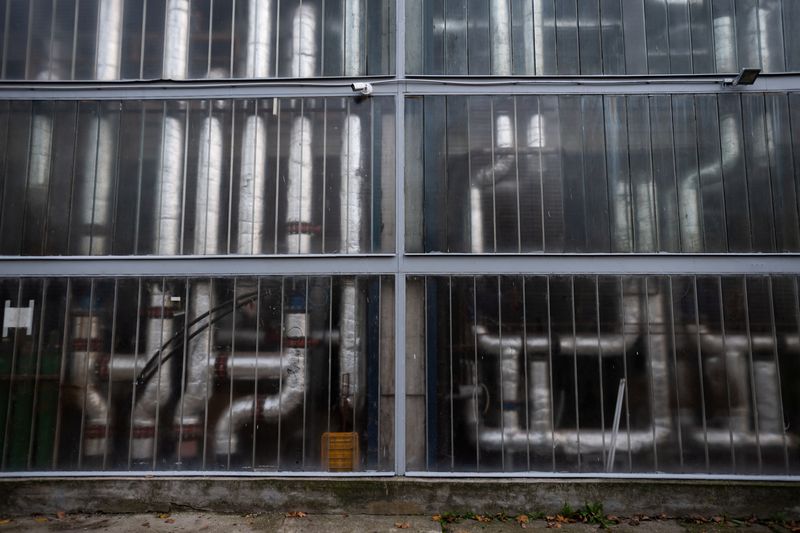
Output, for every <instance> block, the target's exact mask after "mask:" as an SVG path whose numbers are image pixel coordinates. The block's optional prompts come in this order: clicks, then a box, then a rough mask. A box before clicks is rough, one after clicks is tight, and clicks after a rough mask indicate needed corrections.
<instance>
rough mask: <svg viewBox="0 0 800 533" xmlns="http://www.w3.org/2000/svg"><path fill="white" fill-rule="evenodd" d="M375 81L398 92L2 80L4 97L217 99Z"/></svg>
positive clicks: (264, 84)
mask: <svg viewBox="0 0 800 533" xmlns="http://www.w3.org/2000/svg"><path fill="white" fill-rule="evenodd" d="M353 81H364V82H368V83H371V84H372V86H373V94H374V95H394V94H396V93H397V88H396V83H395V82H394V80H391V79H386V78H378V79H373V78H369V77H364V78H358V79H357V80H356V79H354V80H342V79H330V80H323V81H302V80H298V81H259V80H252V81H251V80H235V81H200V82H194V81H186V82H161V81H153V82H148V81H144V82H129V81H125V82H102V83H97V82H87V83H79V82H70V83H64V82H41V83H39V82H37V83H30V82H21V83H14V82H2V83H0V100H167V99H172V100H209V99H210V100H215V99H226V100H227V99H246V98H280V97H287V98H288V97H322V96H360V93H358V92H357V91H354V90H353V88H352V86H351V83H352V82H353Z"/></svg>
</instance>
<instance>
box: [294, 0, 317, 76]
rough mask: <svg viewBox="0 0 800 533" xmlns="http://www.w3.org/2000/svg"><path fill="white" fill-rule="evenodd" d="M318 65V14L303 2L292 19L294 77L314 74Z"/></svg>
mask: <svg viewBox="0 0 800 533" xmlns="http://www.w3.org/2000/svg"><path fill="white" fill-rule="evenodd" d="M316 65H317V14H316V12H315V10H314V7H313V6H311V5H309V4H303V3H301V4H300V5H299V6H297V10H296V11H295V12H294V18H293V19H292V49H291V72H292V77H293V78H310V77H312V76H314V73H315V71H316Z"/></svg>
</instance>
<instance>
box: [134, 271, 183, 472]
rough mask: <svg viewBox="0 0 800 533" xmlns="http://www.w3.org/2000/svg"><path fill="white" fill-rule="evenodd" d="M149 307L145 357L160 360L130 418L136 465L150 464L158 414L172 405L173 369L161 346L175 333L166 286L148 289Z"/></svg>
mask: <svg viewBox="0 0 800 533" xmlns="http://www.w3.org/2000/svg"><path fill="white" fill-rule="evenodd" d="M147 292H148V296H147V297H148V302H147V307H145V308H144V309H143V310H142V315H143V318H144V320H145V332H144V335H145V338H144V353H145V357H147V358H148V359H149V358H151V357H155V358H157V360H158V367H159V370H158V373H157V375H155V376H152V377H151V378H150V380H149V381H148V382H147V384H146V385H145V387H144V389H143V390H142V391H141V393H140V394H139V396H138V397H137V398H136V405H135V406H134V409H133V413H132V415H131V426H132V431H133V439H132V442H131V457H132V459H133V460H134V461H135V462H149V460H150V459H152V458H153V457H154V453H155V445H156V441H155V437H156V424H157V420H158V414H159V410H160V409H161V408H163V406H164V404H165V403H168V402H169V399H170V395H171V394H170V393H171V390H172V372H171V367H172V365H171V364H169V363H163V362H162V359H163V356H164V353H163V351H162V350H161V346H162V344H163V340H164V339H169V338H171V337H172V335H173V333H174V322H175V319H174V308H173V303H172V300H171V298H170V293H169V291H168V290H166V287H165V286H164V284H163V283H158V282H156V283H151V284H149V285H148V286H147Z"/></svg>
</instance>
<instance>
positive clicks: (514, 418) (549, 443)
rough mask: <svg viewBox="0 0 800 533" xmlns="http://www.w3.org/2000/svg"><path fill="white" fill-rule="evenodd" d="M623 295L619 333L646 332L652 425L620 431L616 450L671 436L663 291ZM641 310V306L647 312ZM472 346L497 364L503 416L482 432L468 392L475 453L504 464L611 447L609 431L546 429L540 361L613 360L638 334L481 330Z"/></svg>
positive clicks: (546, 386)
mask: <svg viewBox="0 0 800 533" xmlns="http://www.w3.org/2000/svg"><path fill="white" fill-rule="evenodd" d="M646 302H647V303H645V295H643V294H634V293H630V294H626V295H625V298H624V301H623V313H624V315H623V316H624V318H623V329H624V328H625V326H626V325H628V324H633V325H637V326H640V325H644V326H645V327H647V328H650V331H649V332H647V334H646V335H645V336H646V338H647V340H648V352H647V353H648V365H649V370H650V377H651V379H650V385H649V387H648V388H649V390H650V398H648V402H649V403H650V404H651V405H652V407H653V411H652V415H653V419H652V422H653V424H652V426H651V427H650V428H648V429H646V430H640V431H634V432H630V439H628V438H627V437H628V432H626V438H625V439H619V440H618V441H617V443H618V445H617V448H618V449H620V450H628V449H630V450H631V451H636V450H640V449H644V448H645V447H646V446H653V445H655V443H657V442H660V441H662V440H663V439H664V438H666V437H667V436H669V435H670V432H671V431H672V429H673V428H672V427H671V418H670V416H669V409H670V403H669V399H670V397H669V389H668V377H669V376H668V374H667V372H668V369H667V361H666V358H667V354H668V349H669V346H668V341H667V331H666V327H665V325H664V298H663V296H662V295H661V294H659V293H656V294H653V295H650V296H649V297H648V298H647V299H646ZM645 306H647V308H646V309H645ZM474 333H475V336H476V339H477V343H478V348H479V350H480V351H481V352H483V353H488V354H492V355H494V356H495V357H496V359H497V364H498V375H499V376H500V381H501V391H502V399H501V402H502V413H501V420H500V427H499V428H497V427H487V426H485V425H484V424H483V422H482V421H481V420H477V419H476V417H477V408H476V405H475V403H474V402H475V401H476V399H475V397H474V395H470V400H469V402H468V405H467V408H466V412H467V416H468V417H469V419H470V421H471V423H473V424H474V425H475V427H478V428H479V431H478V437H477V439H478V442H479V445H480V446H481V448H484V449H487V450H496V451H503V452H504V461H506V462H507V463H506V464H507V466H508V462H510V461H513V453H516V452H519V451H524V450H526V449H534V448H537V449H538V450H539V451H541V452H545V451H549V450H550V448H551V447H555V448H556V449H559V450H562V451H564V452H566V453H578V452H580V453H599V452H606V451H608V450H607V446H608V443H610V442H611V436H612V435H611V433H612V432H611V431H610V430H608V429H607V430H596V429H580V431H577V432H576V431H575V430H560V429H559V430H556V429H555V428H554V427H553V426H552V416H551V415H552V409H553V407H552V405H550V381H549V372H550V371H551V370H550V368H549V366H550V365H549V362H548V361H547V360H546V359H544V356H547V355H549V354H553V355H557V356H565V357H566V356H571V357H576V356H589V355H593V356H597V355H598V353H599V354H601V355H602V356H604V357H607V356H619V355H620V354H623V353H625V352H626V351H627V350H630V349H631V348H632V347H633V345H634V344H635V343H636V342H637V340H638V338H639V335H641V334H642V333H643V332H639V334H637V335H633V334H631V335H625V334H623V333H624V331H623V332H620V334H617V335H605V334H601V335H597V334H586V335H553V336H552V337H550V336H546V335H528V336H527V337H522V336H521V335H507V334H504V335H503V336H502V337H500V336H499V335H491V334H489V333H488V331H487V329H486V328H485V327H484V326H481V325H478V326H476V327H475V328H474ZM523 354H525V355H527V357H528V358H530V359H531V361H530V362H529V363H528V370H529V373H528V379H529V398H528V401H529V402H530V405H529V406H528V417H529V418H528V421H527V424H525V425H523V419H522V417H521V409H520V404H521V403H524V401H523V400H522V399H521V397H520V395H521V392H522V390H523V387H522V379H523V376H524V374H523V372H522V371H521V359H522V356H523Z"/></svg>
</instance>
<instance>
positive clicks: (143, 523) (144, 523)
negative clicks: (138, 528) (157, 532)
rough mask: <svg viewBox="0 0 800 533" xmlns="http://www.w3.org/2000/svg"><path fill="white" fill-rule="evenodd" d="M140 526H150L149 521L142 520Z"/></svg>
mask: <svg viewBox="0 0 800 533" xmlns="http://www.w3.org/2000/svg"><path fill="white" fill-rule="evenodd" d="M142 527H150V522H142Z"/></svg>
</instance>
